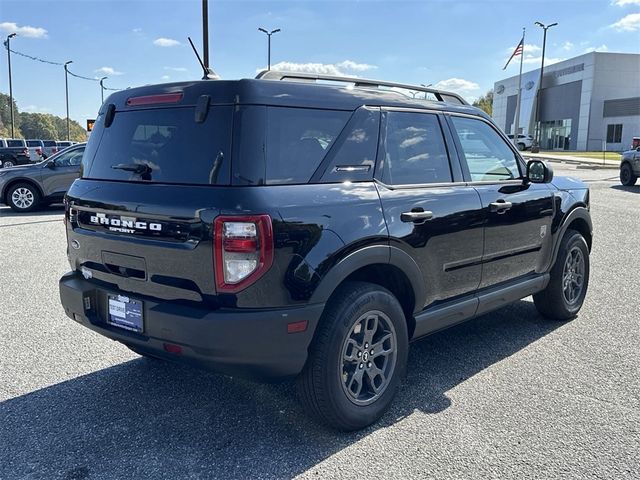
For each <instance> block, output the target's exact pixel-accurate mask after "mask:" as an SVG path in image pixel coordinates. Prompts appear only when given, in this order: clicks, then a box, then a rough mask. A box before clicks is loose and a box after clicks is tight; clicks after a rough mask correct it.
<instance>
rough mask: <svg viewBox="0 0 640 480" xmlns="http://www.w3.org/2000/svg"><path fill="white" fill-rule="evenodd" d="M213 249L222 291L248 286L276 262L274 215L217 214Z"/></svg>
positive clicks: (217, 276)
mask: <svg viewBox="0 0 640 480" xmlns="http://www.w3.org/2000/svg"><path fill="white" fill-rule="evenodd" d="M213 248H214V261H215V276H216V287H217V290H218V292H223V293H235V292H239V291H240V290H243V289H245V288H247V287H248V286H249V285H251V284H252V283H254V282H255V281H256V280H258V279H259V278H260V277H262V275H264V274H265V273H266V272H267V270H269V268H270V267H271V264H272V263H273V229H272V226H271V217H270V216H269V215H251V216H221V217H217V218H216V219H215V221H214V242H213Z"/></svg>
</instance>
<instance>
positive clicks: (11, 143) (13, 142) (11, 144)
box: [7, 140, 24, 147]
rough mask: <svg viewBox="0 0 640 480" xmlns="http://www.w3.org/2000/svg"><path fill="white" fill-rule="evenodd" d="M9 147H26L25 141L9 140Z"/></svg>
mask: <svg viewBox="0 0 640 480" xmlns="http://www.w3.org/2000/svg"><path fill="white" fill-rule="evenodd" d="M7 147H24V140H7Z"/></svg>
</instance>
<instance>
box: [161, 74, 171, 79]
mask: <svg viewBox="0 0 640 480" xmlns="http://www.w3.org/2000/svg"><path fill="white" fill-rule="evenodd" d="M170 78H171V77H170V76H169V75H162V76H161V77H160V80H169V79H170Z"/></svg>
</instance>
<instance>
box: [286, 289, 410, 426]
mask: <svg viewBox="0 0 640 480" xmlns="http://www.w3.org/2000/svg"><path fill="white" fill-rule="evenodd" d="M368 330H370V331H368ZM371 332H373V333H371ZM368 339H370V340H368ZM365 346H366V347H365ZM376 346H378V348H380V349H382V351H386V352H387V353H386V354H384V355H380V353H378V352H380V350H378V351H376V349H375V347H376ZM371 351H373V352H374V353H373V354H371ZM408 351H409V342H408V333H407V322H406V319H405V316H404V312H403V311H402V307H401V306H400V304H399V303H398V300H397V299H396V298H395V297H394V296H393V294H392V293H391V292H389V291H388V290H386V289H384V288H382V287H380V286H378V285H374V284H371V283H365V282H346V283H345V284H344V285H342V286H341V287H340V288H339V290H338V291H337V292H336V293H334V294H333V295H332V296H331V299H330V300H329V302H328V303H327V306H326V308H325V311H324V313H323V314H322V318H321V319H320V324H319V325H318V330H317V331H316V335H315V337H314V340H313V342H312V344H311V347H310V351H309V358H308V360H307V363H306V365H305V367H304V369H303V371H302V373H301V374H300V375H299V377H298V379H297V390H298V395H299V397H300V400H301V402H302V404H303V406H304V407H305V409H306V410H307V411H308V412H309V413H310V414H311V415H312V416H313V417H315V418H317V419H318V420H319V421H321V422H322V423H324V424H326V425H328V426H330V427H332V428H335V429H337V430H342V431H352V430H358V429H361V428H364V427H366V426H368V425H371V424H372V423H374V422H376V421H377V420H378V419H379V418H380V417H381V416H382V415H383V414H384V412H385V411H386V410H387V409H388V408H389V406H390V404H391V402H392V400H393V398H394V397H395V395H396V392H397V390H398V387H399V385H400V382H401V380H402V378H403V377H404V375H405V373H406V369H407V355H408ZM359 372H362V373H359Z"/></svg>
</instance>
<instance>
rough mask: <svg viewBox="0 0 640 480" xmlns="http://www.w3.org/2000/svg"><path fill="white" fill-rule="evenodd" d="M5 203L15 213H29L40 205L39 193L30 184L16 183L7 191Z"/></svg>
mask: <svg viewBox="0 0 640 480" xmlns="http://www.w3.org/2000/svg"><path fill="white" fill-rule="evenodd" d="M7 203H8V204H9V206H10V207H11V209H12V210H13V211H15V212H30V211H32V210H34V209H36V208H37V207H38V205H39V203H40V192H38V190H37V189H36V188H35V187H34V186H33V185H31V184H30V183H18V184H16V185H14V186H13V187H11V188H10V189H9V192H8V194H7Z"/></svg>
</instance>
